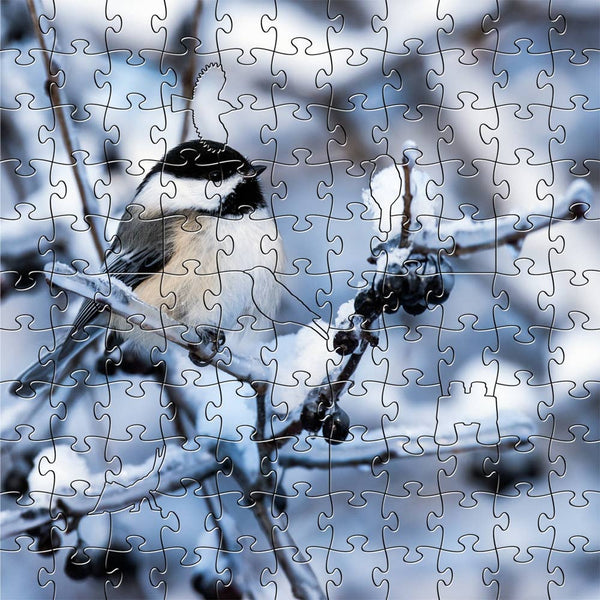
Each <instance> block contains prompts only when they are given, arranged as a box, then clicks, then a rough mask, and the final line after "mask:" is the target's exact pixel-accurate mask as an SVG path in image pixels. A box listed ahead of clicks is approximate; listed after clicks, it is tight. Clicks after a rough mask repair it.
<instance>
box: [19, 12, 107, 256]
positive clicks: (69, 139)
mask: <svg viewBox="0 0 600 600" xmlns="http://www.w3.org/2000/svg"><path fill="white" fill-rule="evenodd" d="M27 5H28V7H29V14H30V15H31V19H32V21H33V27H34V29H35V32H36V35H37V38H38V42H39V44H40V48H41V49H42V50H43V52H42V54H43V55H44V59H45V64H46V72H47V75H48V86H47V91H48V96H49V97H50V104H51V105H52V112H53V114H54V116H55V118H56V120H57V121H58V125H59V127H60V132H61V135H62V139H63V143H64V145H65V149H66V151H67V154H68V155H69V156H70V157H71V159H72V160H73V167H74V169H73V173H74V175H75V181H76V183H77V189H78V190H79V196H80V198H81V205H82V208H83V214H84V216H85V221H86V222H87V224H88V225H89V227H90V233H91V234H92V239H93V240H94V246H95V247H96V251H97V253H98V256H99V258H100V260H104V251H105V248H106V244H105V240H104V237H103V236H102V235H101V234H100V232H99V231H98V228H97V226H96V222H95V220H94V219H93V218H91V217H93V216H95V215H99V214H100V210H99V206H98V201H97V199H96V196H95V195H94V193H93V191H92V188H91V187H90V183H89V181H88V178H87V175H86V173H85V169H84V165H83V163H82V162H80V161H78V160H77V159H76V158H75V156H74V152H75V150H78V149H79V148H80V146H79V141H78V140H77V134H76V133H75V130H74V128H73V124H72V122H71V118H70V116H69V115H68V114H67V113H66V111H67V108H68V106H69V103H68V101H67V99H66V98H65V97H64V92H63V89H62V88H61V87H60V86H59V84H58V77H57V76H58V73H59V72H60V70H61V69H60V65H59V64H58V63H57V61H56V59H55V58H54V50H55V48H56V45H57V42H56V39H55V40H54V47H53V48H52V49H49V48H48V46H47V44H46V40H45V38H44V35H43V34H42V30H41V27H40V21H39V19H40V16H41V15H42V14H43V10H42V9H41V5H40V0H27ZM53 64H54V67H55V68H56V72H53V71H52V65H53Z"/></svg>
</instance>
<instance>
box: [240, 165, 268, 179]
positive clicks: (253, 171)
mask: <svg viewBox="0 0 600 600" xmlns="http://www.w3.org/2000/svg"><path fill="white" fill-rule="evenodd" d="M266 168H267V167H265V166H264V165H259V166H258V167H254V166H253V167H251V168H250V169H248V170H247V171H246V172H245V173H244V174H243V175H244V178H245V179H256V178H257V177H258V176H259V175H260V174H261V173H262V172H264V171H265V170H266Z"/></svg>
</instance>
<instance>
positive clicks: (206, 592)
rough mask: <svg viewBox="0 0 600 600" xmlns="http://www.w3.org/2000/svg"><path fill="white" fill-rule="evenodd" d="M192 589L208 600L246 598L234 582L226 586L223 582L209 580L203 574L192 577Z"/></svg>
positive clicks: (237, 599) (238, 599) (239, 599)
mask: <svg viewBox="0 0 600 600" xmlns="http://www.w3.org/2000/svg"><path fill="white" fill-rule="evenodd" d="M192 587H193V588H194V590H196V592H198V593H199V594H200V595H201V596H202V597H203V598H205V599H206V600H242V598H243V597H244V595H243V594H242V592H241V590H240V589H239V588H238V587H237V586H236V585H235V584H234V583H233V581H232V582H231V583H230V584H229V585H227V586H225V585H223V582H222V581H221V580H219V579H212V578H209V577H207V576H205V575H203V574H202V573H197V574H196V575H194V577H192Z"/></svg>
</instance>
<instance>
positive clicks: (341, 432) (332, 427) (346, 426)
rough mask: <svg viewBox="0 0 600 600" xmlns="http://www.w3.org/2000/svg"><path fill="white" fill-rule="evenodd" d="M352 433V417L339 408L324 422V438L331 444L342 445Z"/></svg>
mask: <svg viewBox="0 0 600 600" xmlns="http://www.w3.org/2000/svg"><path fill="white" fill-rule="evenodd" d="M349 432H350V417H349V416H348V413H346V411H344V410H342V409H341V408H339V407H337V408H336V409H335V411H334V412H333V413H331V414H329V415H327V416H326V417H325V421H324V422H323V436H324V437H325V440H326V441H327V442H329V443H330V444H341V443H342V442H343V441H344V440H345V439H346V438H347V437H348V433H349Z"/></svg>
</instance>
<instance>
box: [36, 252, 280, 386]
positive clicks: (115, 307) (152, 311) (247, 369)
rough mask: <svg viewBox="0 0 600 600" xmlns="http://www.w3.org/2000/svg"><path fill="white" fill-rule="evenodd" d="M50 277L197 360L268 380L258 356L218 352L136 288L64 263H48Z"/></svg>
mask: <svg viewBox="0 0 600 600" xmlns="http://www.w3.org/2000/svg"><path fill="white" fill-rule="evenodd" d="M46 272H47V275H46V276H47V278H48V280H49V281H50V282H51V283H52V285H55V286H57V287H59V288H61V289H63V290H66V291H69V292H74V293H76V294H78V295H80V296H83V297H84V298H90V299H92V300H95V301H96V302H98V303H100V304H104V305H106V306H108V307H110V309H111V310H112V311H113V312H114V313H116V314H118V315H120V316H122V317H124V318H125V319H127V321H128V322H129V323H130V324H131V325H132V326H135V327H140V328H141V329H143V330H144V331H150V332H152V333H156V334H157V335H159V336H162V337H164V338H166V339H167V340H169V341H170V342H173V343H175V344H177V345H179V346H181V347H182V348H185V349H186V350H187V351H188V352H189V353H190V355H191V356H192V357H194V358H195V359H196V360H197V361H201V362H207V363H210V364H212V365H214V366H216V367H217V368H219V369H220V370H222V371H224V372H225V373H228V374H230V375H232V376H234V377H235V378H237V379H239V380H240V381H245V382H249V383H254V382H263V381H269V372H268V370H267V368H266V367H265V365H264V364H263V363H261V362H259V361H257V360H253V359H251V358H245V357H241V356H233V355H232V354H231V352H230V351H229V350H228V349H224V350H223V351H221V352H219V353H216V352H215V349H214V341H213V340H210V339H208V337H207V335H206V333H205V332H204V331H202V330H200V331H194V330H192V329H191V328H190V327H188V326H186V325H183V324H182V323H178V322H177V321H175V320H173V319H171V318H170V317H169V316H168V315H167V314H165V313H164V312H162V311H161V310H159V309H158V308H156V307H154V306H150V305H149V304H146V303H145V302H142V301H141V300H140V299H139V298H137V296H136V295H135V294H134V293H133V291H132V290H131V289H130V288H129V287H127V286H126V285H124V284H123V283H122V282H121V281H119V280H118V279H116V278H110V277H109V276H108V275H106V274H98V275H87V274H86V273H82V272H79V271H77V272H76V271H74V270H73V269H72V268H70V267H68V266H67V265H64V264H62V263H54V264H52V263H51V264H49V265H46Z"/></svg>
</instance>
